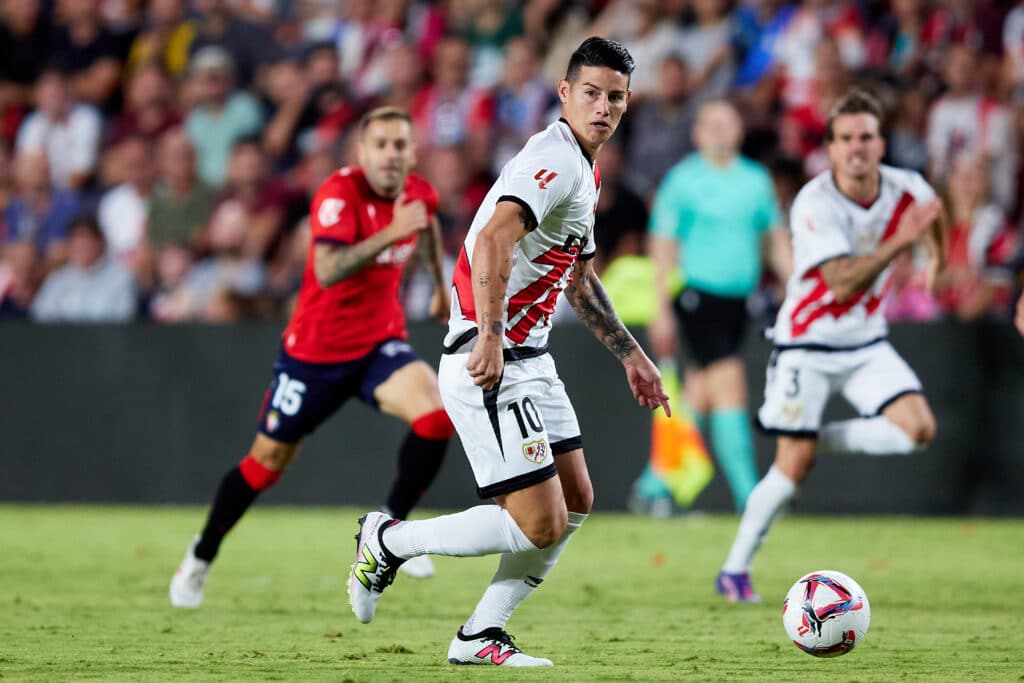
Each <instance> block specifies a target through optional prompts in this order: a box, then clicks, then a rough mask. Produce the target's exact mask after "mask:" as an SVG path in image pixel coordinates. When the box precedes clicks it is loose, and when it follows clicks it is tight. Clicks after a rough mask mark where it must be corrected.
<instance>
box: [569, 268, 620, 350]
mask: <svg viewBox="0 0 1024 683" xmlns="http://www.w3.org/2000/svg"><path fill="white" fill-rule="evenodd" d="M565 296H566V298H567V299H568V300H569V303H570V304H571V305H572V308H573V310H574V311H576V315H577V316H579V319H580V321H581V322H582V323H583V324H584V325H586V326H587V329H589V330H590V331H591V332H593V333H594V336H596V337H597V338H598V339H600V340H601V343H602V344H604V346H605V348H607V349H608V350H609V351H611V352H612V355H614V356H615V357H616V358H618V359H620V360H621V359H623V358H625V357H626V356H628V355H629V354H631V353H632V352H633V351H634V350H635V349H636V348H637V343H636V340H635V339H633V335H631V334H630V333H629V330H627V329H626V326H625V325H623V324H622V321H621V320H619V316H618V315H616V313H615V308H614V307H613V306H612V302H611V299H609V298H608V293H607V292H605V290H604V287H603V286H602V285H601V282H600V281H599V280H597V279H596V278H590V277H580V276H579V273H577V277H574V278H573V282H572V284H570V285H569V286H568V287H566V288H565Z"/></svg>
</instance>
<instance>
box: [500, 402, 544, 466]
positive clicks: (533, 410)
mask: <svg viewBox="0 0 1024 683" xmlns="http://www.w3.org/2000/svg"><path fill="white" fill-rule="evenodd" d="M506 410H508V411H509V412H511V413H512V414H513V415H514V416H515V418H516V424H517V425H519V435H520V436H522V437H523V457H524V458H526V459H527V460H529V461H530V462H532V463H534V464H540V463H542V462H543V461H544V459H545V458H546V457H547V455H548V442H547V439H546V438H545V434H544V423H543V422H541V420H540V413H538V412H537V407H536V406H535V405H533V401H531V400H530V397H529V396H527V397H525V398H523V399H522V400H520V401H519V402H512V403H509V404H508V408H507V409H506ZM531 437H537V438H533V439H531Z"/></svg>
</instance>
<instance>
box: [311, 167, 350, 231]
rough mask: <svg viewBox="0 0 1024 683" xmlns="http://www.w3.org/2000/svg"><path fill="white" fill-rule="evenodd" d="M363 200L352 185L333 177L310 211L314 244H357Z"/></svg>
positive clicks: (318, 191)
mask: <svg viewBox="0 0 1024 683" xmlns="http://www.w3.org/2000/svg"><path fill="white" fill-rule="evenodd" d="M358 206H359V199H358V197H357V196H356V193H355V191H354V190H353V189H352V183H349V182H345V181H344V180H342V179H341V178H339V177H338V176H337V175H333V176H331V177H330V178H328V179H327V180H325V181H324V183H323V184H322V185H321V186H320V189H319V190H317V192H316V195H315V196H314V197H313V203H312V204H311V205H310V207H309V225H310V228H311V229H312V233H313V241H314V242H318V243H325V244H354V243H355V242H357V241H358V239H359V219H358V213H357V208H358Z"/></svg>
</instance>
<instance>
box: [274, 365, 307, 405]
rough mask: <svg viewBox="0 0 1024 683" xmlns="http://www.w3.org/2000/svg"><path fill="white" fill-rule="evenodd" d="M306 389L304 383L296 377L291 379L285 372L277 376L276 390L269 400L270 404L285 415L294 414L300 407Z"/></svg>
mask: <svg viewBox="0 0 1024 683" xmlns="http://www.w3.org/2000/svg"><path fill="white" fill-rule="evenodd" d="M305 391H306V385H305V383H303V382H300V381H299V380H297V379H291V378H290V377H288V375H286V374H285V373H283V372H282V373H281V374H280V375H278V377H277V391H275V392H274V398H273V400H271V401H270V406H271V407H272V408H275V409H277V410H280V411H281V412H282V413H284V414H285V415H294V414H295V413H297V412H299V408H301V407H302V394H303V393H304V392H305Z"/></svg>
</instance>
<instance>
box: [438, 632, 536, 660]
mask: <svg viewBox="0 0 1024 683" xmlns="http://www.w3.org/2000/svg"><path fill="white" fill-rule="evenodd" d="M448 661H449V662H450V663H451V664H484V665H490V666H554V664H552V662H551V660H550V659H544V658H543V657H531V656H530V655H527V654H523V651H522V650H520V649H519V648H518V647H516V645H515V643H513V642H512V636H510V635H509V634H508V633H506V632H505V631H503V630H502V629H500V628H498V627H497V626H493V627H491V628H488V629H484V630H483V631H481V632H480V633H477V634H475V635H471V636H467V635H463V633H462V629H461V628H460V629H459V632H458V633H456V634H455V638H454V639H453V640H452V644H451V645H450V646H449V647H448Z"/></svg>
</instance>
